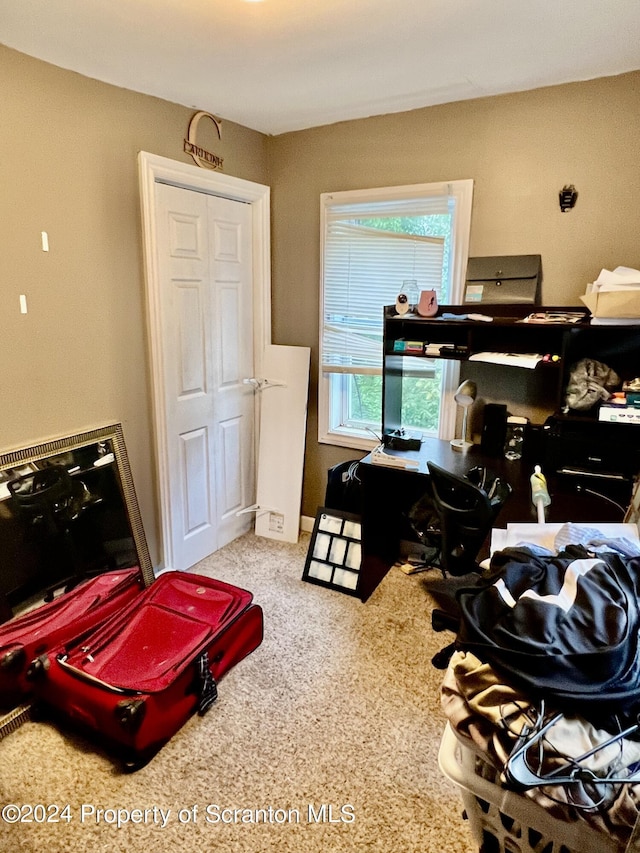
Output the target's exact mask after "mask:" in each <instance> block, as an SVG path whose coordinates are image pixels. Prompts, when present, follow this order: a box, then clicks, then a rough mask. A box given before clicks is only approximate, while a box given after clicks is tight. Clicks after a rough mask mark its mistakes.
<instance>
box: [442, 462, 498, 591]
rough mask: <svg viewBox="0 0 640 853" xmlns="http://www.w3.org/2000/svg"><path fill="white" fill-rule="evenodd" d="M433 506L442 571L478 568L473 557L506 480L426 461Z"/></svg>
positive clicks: (494, 513)
mask: <svg viewBox="0 0 640 853" xmlns="http://www.w3.org/2000/svg"><path fill="white" fill-rule="evenodd" d="M427 467H428V469H429V479H430V483H431V498H432V501H433V507H434V510H435V512H436V513H437V516H438V518H439V520H440V531H439V533H440V553H439V558H438V565H439V567H440V569H441V570H442V573H443V575H444V576H445V577H446V576H447V575H448V574H449V575H464V574H467V573H469V572H472V571H476V570H477V564H476V557H477V555H478V551H479V550H480V547H481V546H482V543H483V542H484V540H485V538H486V537H487V535H488V533H489V531H490V530H491V527H492V525H493V522H494V520H495V518H496V516H497V514H498V512H499V511H500V508H501V507H502V504H503V503H504V501H505V500H506V498H507V497H508V496H509V495H510V494H511V487H510V486H509V484H508V483H506V482H504V481H503V480H500V479H499V478H497V477H490V476H488V474H487V471H486V469H484V468H473V469H471V470H470V471H468V472H467V475H466V476H465V477H459V476H457V475H456V474H452V473H451V472H450V471H446V470H445V469H444V468H440V467H439V466H438V465H436V464H435V463H433V462H427Z"/></svg>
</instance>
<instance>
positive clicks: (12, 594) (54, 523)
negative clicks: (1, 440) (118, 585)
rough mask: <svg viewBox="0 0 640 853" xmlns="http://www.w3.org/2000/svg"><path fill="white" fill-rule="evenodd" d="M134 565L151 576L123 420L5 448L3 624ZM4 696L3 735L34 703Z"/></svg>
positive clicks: (0, 508) (0, 531)
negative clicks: (7, 702)
mask: <svg viewBox="0 0 640 853" xmlns="http://www.w3.org/2000/svg"><path fill="white" fill-rule="evenodd" d="M135 566H137V567H138V568H139V570H140V573H141V576H142V579H143V583H144V585H145V586H148V585H149V584H150V583H152V581H153V580H154V577H155V576H154V572H153V566H152V564H151V558H150V556H149V550H148V547H147V542H146V538H145V535H144V529H143V526H142V518H141V516H140V509H139V507H138V501H137V497H136V493H135V489H134V485H133V478H132V476H131V469H130V466H129V459H128V457H127V451H126V446H125V442H124V435H123V431H122V425H121V424H117V423H116V424H110V425H107V426H102V427H98V428H96V429H91V430H88V431H85V432H81V433H77V434H75V435H70V436H64V437H62V438H55V439H51V440H48V441H45V442H43V443H41V444H37V445H33V446H31V447H23V448H19V449H16V450H11V451H9V452H5V453H2V454H0V623H4V622H6V621H7V620H9V619H11V618H13V617H14V616H17V615H19V614H20V613H22V612H24V611H26V610H29V609H33V608H34V607H37V606H38V605H39V604H41V603H43V602H45V601H50V600H51V599H52V598H53V597H54V596H57V595H59V594H60V593H61V592H63V591H64V590H67V589H72V588H73V587H74V586H76V585H77V584H79V583H82V581H83V580H85V579H87V578H90V577H95V576H96V575H98V574H101V573H102V572H106V571H111V570H113V569H123V568H131V567H135ZM1 699H2V697H0V738H1V737H4V735H6V734H8V733H9V732H11V731H13V730H14V729H15V728H17V727H18V726H19V725H21V723H22V722H24V721H25V720H27V719H28V718H29V711H30V708H29V705H28V704H24V705H20V706H16V707H6V706H4V705H3V703H2V701H1Z"/></svg>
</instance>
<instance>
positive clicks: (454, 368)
mask: <svg viewBox="0 0 640 853" xmlns="http://www.w3.org/2000/svg"><path fill="white" fill-rule="evenodd" d="M429 195H447V196H453V197H454V198H455V200H456V204H455V211H454V218H453V240H452V248H451V255H450V276H451V297H450V299H449V302H450V304H452V305H456V304H460V303H461V302H462V294H463V289H464V279H465V272H466V266H467V259H468V256H469V238H470V230H471V208H472V201H473V180H472V179H462V180H455V181H441V182H432V183H426V184H411V185H408V186H394V187H376V188H373V189H364V190H345V191H340V192H331V193H322V194H321V195H320V316H319V332H318V335H319V337H318V350H319V358H318V442H319V443H320V444H332V445H336V446H338V447H352V448H357V449H362V450H371V449H372V448H373V447H375V446H376V445H377V444H378V443H379V442H378V440H377V438H376V437H375V436H374V435H372V436H371V437H366V436H365V435H364V434H363V431H362V430H354V429H351V428H349V427H340V426H338V427H332V426H331V424H330V423H329V417H330V413H331V406H330V402H331V401H330V397H331V393H332V390H331V382H330V378H329V377H330V375H331V374H328V373H325V372H324V371H323V369H322V351H321V348H322V336H323V326H324V263H325V236H326V227H327V212H328V211H329V210H330V208H331V207H333V206H335V205H338V204H353V203H355V204H357V203H359V202H362V203H371V202H384V201H393V200H397V199H410V198H420V197H424V196H429ZM380 313H381V322H382V308H381V312H380ZM380 374H382V365H380ZM334 375H335V374H334ZM459 376H460V365H459V364H458V362H456V361H454V360H447V361H446V363H445V365H444V370H443V380H442V381H443V388H442V392H443V396H442V404H441V408H440V419H439V429H438V437H439V438H442V439H450V438H452V437H453V435H454V430H455V417H456V407H455V402H454V400H453V393H454V390H455V388H456V387H457V384H458V380H459ZM333 393H334V394H336V393H341V392H336V390H335V388H334V390H333Z"/></svg>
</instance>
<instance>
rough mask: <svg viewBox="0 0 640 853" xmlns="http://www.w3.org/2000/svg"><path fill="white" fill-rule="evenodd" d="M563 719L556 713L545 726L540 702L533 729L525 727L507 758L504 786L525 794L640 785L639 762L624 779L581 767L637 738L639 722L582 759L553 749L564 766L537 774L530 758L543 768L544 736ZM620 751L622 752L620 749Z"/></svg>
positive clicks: (610, 773)
mask: <svg viewBox="0 0 640 853" xmlns="http://www.w3.org/2000/svg"><path fill="white" fill-rule="evenodd" d="M563 716H564V715H563V714H562V713H557V714H554V715H553V716H552V717H550V718H549V719H548V720H547V722H544V719H545V705H544V700H543V701H542V702H541V704H540V712H539V714H538V717H537V720H536V721H535V723H534V724H533V725H532V726H527V725H525V726H524V727H523V729H522V732H521V734H520V736H519V737H518V739H517V741H516V743H515V746H514V748H513V750H512V751H511V754H510V755H509V758H508V759H507V762H506V765H505V768H504V778H505V782H506V783H507V784H511V785H514V786H517V787H519V788H521V789H523V790H525V789H528V788H536V787H539V786H543V787H546V786H549V785H564V786H569V785H575V784H580V785H589V786H590V785H594V786H599V785H611V784H627V783H633V782H640V766H639V765H638V762H636V763H635V764H634V765H631V766H630V767H629V768H627V773H626V775H624V776H623V775H619V772H618V770H612V771H610V772H608V773H603V774H602V775H600V774H598V773H596V772H595V771H594V770H592V769H591V768H590V767H585V766H584V765H583V763H582V762H584V761H587V760H588V759H589V758H591V757H592V756H594V755H596V754H597V753H598V752H601V751H602V750H603V749H606V748H607V747H609V746H613V745H614V744H616V743H620V742H621V741H622V740H623V739H624V738H626V737H629V736H630V735H632V734H636V733H637V732H638V731H640V723H638V722H636V723H634V724H633V725H630V726H628V727H627V728H626V729H623V730H621V731H620V732H617V733H616V734H614V735H611V737H609V738H607V740H605V741H603V742H602V743H600V744H597V745H596V746H594V747H592V748H591V749H589V750H587V751H586V752H584V753H582V755H579V756H576V757H572V756H561V755H560V754H558V753H557V751H556V750H555V748H554V754H555V755H558V756H559V757H564V758H565V759H566V762H567V763H566V765H563V766H562V767H555V768H554V769H552V770H550V771H549V772H548V773H542V772H540V770H537V769H535V768H534V767H532V762H531V760H530V758H531V757H533V756H535V755H536V754H537V760H536V762H535V763H536V764H539V765H541V764H542V753H543V747H544V741H545V738H546V735H547V733H548V732H549V731H550V730H551V729H552V728H553V726H554V725H556V723H558V722H559V721H560V720H561V719H562V717H563ZM620 751H622V745H621V748H620ZM603 801H604V796H602V797H601V798H600V803H598V802H591V803H590V804H589V805H588V806H582V807H583V808H593V807H594V806H597V805H599V804H601V803H602V802H603ZM571 804H572V805H573V806H575V807H576V808H580V807H581V806H580V804H579V803H577V802H572V803H571Z"/></svg>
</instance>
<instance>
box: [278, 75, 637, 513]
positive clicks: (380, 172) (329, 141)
mask: <svg viewBox="0 0 640 853" xmlns="http://www.w3.org/2000/svg"><path fill="white" fill-rule="evenodd" d="M639 139H640V73H639V72H634V73H631V74H626V75H623V76H620V77H614V78H606V79H601V80H595V81H590V82H585V83H576V84H570V85H564V86H557V87H553V88H546V89H539V90H536V91H532V92H526V93H519V94H514V95H505V96H500V97H491V98H484V99H480V100H474V101H466V102H462V103H457V104H448V105H445V106H437V107H430V108H427V109H423V110H415V111H412V112H408V113H401V114H397V115H387V116H382V117H375V118H370V119H362V120H358V121H351V122H343V123H340V124H336V125H332V126H327V127H319V128H315V129H312V130H308V131H300V132H297V133H289V134H284V135H282V136H278V137H275V138H273V139H271V140H270V141H269V150H270V158H271V159H270V165H271V185H272V198H273V208H272V222H273V337H274V341H275V342H276V343H280V344H298V345H308V346H311V347H312V348H313V352H312V376H311V380H312V381H311V386H312V387H311V395H310V406H309V425H308V430H307V452H306V462H305V485H304V492H303V513H304V514H306V515H311V516H313V515H315V511H316V508H317V506H318V505H319V504H321V502H322V499H323V497H324V487H325V482H326V471H327V468H328V467H330V465H332V464H334V463H336V462H338V461H342V460H344V459H349V458H357V457H358V455H359V454H358V453H354V452H353V451H349V450H345V449H340V448H334V447H330V446H327V445H319V444H318V442H317V416H316V412H317V405H316V402H317V357H318V347H317V341H318V279H319V246H318V243H319V208H320V205H319V196H320V193H322V192H330V191H338V190H346V189H360V188H366V187H376V186H391V185H396V184H398V185H401V184H412V183H420V182H424V181H442V180H447V179H459V178H473V180H474V182H475V183H474V204H473V214H472V226H471V247H470V251H471V254H472V255H493V254H496V255H498V254H529V253H531V254H541V255H542V263H543V273H544V281H543V300H544V302H545V304H547V305H553V304H555V305H571V304H576V302H578V297H579V295H580V294H581V293H583V292H584V287H585V284H586V283H587V282H589V281H592V280H593V279H594V278H595V277H596V276H597V275H598V273H599V272H600V269H601V268H602V267H607V268H613V267H615V266H617V265H619V264H624V265H627V266H633V267H640V168H639V165H640V164H639V162H638V161H639V158H638V151H639V150H640V147H639V143H638V140H639ZM569 183H573V184H575V186H576V189H577V190H578V193H579V197H578V202H577V205H576V207H575V208H574V210H573V211H571V212H570V213H564V214H563V213H561V212H560V209H559V206H558V192H559V191H560V190H561V189H562V187H563V186H564V185H565V184H569ZM292 308H293V309H295V310H291V309H292Z"/></svg>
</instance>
